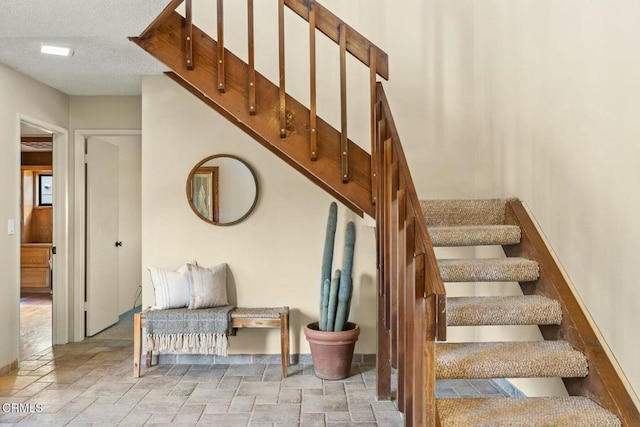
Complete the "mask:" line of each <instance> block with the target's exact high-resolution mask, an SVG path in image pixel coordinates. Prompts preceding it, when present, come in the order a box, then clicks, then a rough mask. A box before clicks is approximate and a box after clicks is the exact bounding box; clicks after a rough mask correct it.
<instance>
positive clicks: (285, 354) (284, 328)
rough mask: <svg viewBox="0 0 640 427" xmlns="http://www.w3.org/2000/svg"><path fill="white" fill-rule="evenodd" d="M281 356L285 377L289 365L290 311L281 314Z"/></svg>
mask: <svg viewBox="0 0 640 427" xmlns="http://www.w3.org/2000/svg"><path fill="white" fill-rule="evenodd" d="M280 358H281V359H282V378H285V377H286V376H287V367H288V366H289V313H281V314H280Z"/></svg>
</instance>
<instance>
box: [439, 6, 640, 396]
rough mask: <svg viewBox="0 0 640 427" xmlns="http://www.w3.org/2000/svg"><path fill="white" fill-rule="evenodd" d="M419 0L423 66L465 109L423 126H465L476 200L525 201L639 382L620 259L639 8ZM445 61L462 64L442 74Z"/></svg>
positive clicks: (625, 232) (634, 147) (636, 297)
mask: <svg viewBox="0 0 640 427" xmlns="http://www.w3.org/2000/svg"><path fill="white" fill-rule="evenodd" d="M428 7H429V8H430V16H432V18H430V19H431V21H432V24H433V25H431V26H432V27H433V30H431V32H432V38H431V40H430V42H429V43H428V46H427V47H428V51H429V52H435V53H433V55H435V56H436V59H438V61H434V62H433V63H432V64H431V66H430V69H429V71H430V72H429V73H428V74H429V75H432V76H439V77H437V78H438V79H440V80H442V81H443V82H444V84H441V85H438V86H439V87H440V90H441V91H444V92H445V93H449V92H451V91H453V92H454V93H460V94H464V96H465V98H466V104H467V105H452V106H451V108H447V102H446V97H445V98H442V99H443V100H444V101H445V102H444V103H443V104H442V106H441V108H442V109H441V110H440V113H441V114H438V113H436V112H434V111H431V112H430V113H431V114H430V115H429V122H430V123H432V124H430V125H429V126H435V127H436V128H438V129H440V130H441V131H442V132H444V133H445V134H446V133H449V132H457V129H458V124H460V125H461V126H462V127H464V128H470V129H474V133H473V135H474V137H473V144H475V145H476V146H477V147H478V148H479V149H482V150H485V151H486V152H485V153H484V154H483V159H484V161H486V165H485V166H483V168H488V170H490V171H491V175H492V177H491V179H490V181H489V182H490V188H488V189H487V191H486V193H485V192H483V191H479V192H478V195H480V196H484V195H487V194H490V195H495V196H501V195H504V196H511V195H514V196H518V197H520V198H522V199H523V200H525V201H526V202H527V203H528V204H529V206H530V208H531V209H532V211H533V213H534V215H535V216H536V218H537V219H538V221H539V222H540V224H541V226H542V229H543V230H544V232H545V233H546V235H547V237H548V239H549V241H550V243H551V245H552V246H553V248H554V250H555V251H556V253H557V255H558V257H559V259H560V261H561V262H562V264H563V266H564V267H565V268H566V270H567V272H568V274H569V276H570V277H571V279H572V280H573V282H574V283H575V286H576V287H577V290H578V292H579V294H580V296H581V297H582V299H583V300H584V302H585V303H586V305H587V307H588V309H589V311H590V313H591V315H592V316H593V318H594V319H595V321H596V323H597V324H598V327H599V328H600V330H601V332H602V333H603V334H604V336H605V338H606V341H607V342H608V344H609V346H610V347H611V349H612V351H613V353H614V354H615V357H616V358H617V359H618V361H619V362H620V364H621V366H622V368H623V369H624V371H625V373H626V375H627V377H628V379H629V380H630V382H631V384H632V385H633V387H634V388H635V390H636V391H640V365H639V364H638V363H637V362H638V360H640V344H638V340H637V339H636V338H637V337H636V334H635V329H634V328H635V327H634V325H636V324H638V323H639V322H640V314H639V313H640V312H639V311H638V309H637V305H638V301H640V288H639V287H638V286H637V283H636V282H637V274H636V272H635V270H634V268H633V267H634V266H635V265H637V257H638V254H640V227H639V226H638V220H637V213H636V209H638V208H639V207H640V193H639V192H638V191H637V186H638V185H637V184H638V182H640V168H638V159H639V158H640V144H639V143H638V141H639V140H640V121H639V120H638V119H637V114H638V111H640V108H639V107H640V83H639V80H638V78H637V76H638V75H639V74H640V56H639V55H638V49H637V40H638V39H639V38H640V27H638V25H637V21H638V18H639V17H640V4H638V3H637V2H634V1H630V0H620V1H613V2H604V1H600V2H586V3H585V2H580V1H577V0H575V1H565V2H553V1H521V2H507V1H497V0H493V1H484V2H482V3H480V2H472V1H468V2H453V3H452V2H447V1H444V0H431V1H429V2H428ZM453 39H459V41H458V42H456V43H453ZM437 52H440V53H437ZM447 57H448V58H449V59H447ZM455 58H458V59H455ZM452 60H455V61H457V62H458V63H459V64H466V67H460V68H466V72H464V73H462V72H460V73H458V74H455V73H454V75H453V76H452V75H451V74H449V73H448V69H447V64H450V63H451V61H452Z"/></svg>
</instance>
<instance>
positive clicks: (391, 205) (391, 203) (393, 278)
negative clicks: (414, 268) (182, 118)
mask: <svg viewBox="0 0 640 427" xmlns="http://www.w3.org/2000/svg"><path fill="white" fill-rule="evenodd" d="M389 141H391V139H389ZM390 147H392V145H391V146H390ZM385 149H386V146H385ZM389 150H390V152H391V159H390V160H391V163H390V164H386V165H385V168H386V170H387V171H388V173H387V175H386V179H385V191H386V197H387V201H388V209H389V214H390V221H389V225H388V227H389V247H388V248H387V251H388V255H389V258H388V259H389V277H388V279H387V280H388V282H389V307H390V313H391V323H390V326H391V367H393V368H395V369H398V281H397V278H398V269H399V267H400V266H399V263H398V257H397V256H396V255H397V252H398V210H397V205H398V198H397V194H398V162H397V161H395V160H394V155H393V148H389ZM387 160H388V155H387V153H385V162H386V161H387ZM385 205H387V203H385ZM385 209H386V208H385Z"/></svg>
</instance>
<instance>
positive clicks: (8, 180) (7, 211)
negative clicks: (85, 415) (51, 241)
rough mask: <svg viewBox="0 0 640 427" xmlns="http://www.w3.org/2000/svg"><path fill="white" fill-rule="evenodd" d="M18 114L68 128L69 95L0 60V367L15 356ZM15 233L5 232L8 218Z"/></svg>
mask: <svg viewBox="0 0 640 427" xmlns="http://www.w3.org/2000/svg"><path fill="white" fill-rule="evenodd" d="M18 114H25V115H27V116H29V117H32V118H35V119H38V120H42V121H45V122H47V123H50V124H53V125H56V126H59V127H62V128H68V126H69V98H68V97H67V96H66V95H64V94H62V93H60V92H58V91H57V90H55V89H52V88H50V87H48V86H45V85H43V84H41V83H38V82H36V81H35V80H33V79H30V78H28V77H26V76H24V75H22V74H20V73H18V72H16V71H14V70H12V69H9V68H8V67H6V66H4V65H3V64H0V182H2V185H0V200H1V202H0V253H1V254H2V256H1V257H0V295H2V298H0V325H2V333H0V366H4V365H6V364H8V363H10V362H11V361H13V360H14V359H16V358H17V357H18V343H19V310H18V308H19V303H18V301H19V299H20V291H19V289H20V285H19V270H18V269H19V254H20V252H19V251H20V249H19V242H20V235H19V230H20V227H19V225H20V208H19V200H20V198H19V188H20V184H19V181H18V179H19V177H20V173H19V170H20V169H19V165H20V148H19V144H18V141H19V138H20V127H19V124H18ZM10 219H13V220H15V223H16V234H15V235H13V236H8V235H7V221H8V220H10Z"/></svg>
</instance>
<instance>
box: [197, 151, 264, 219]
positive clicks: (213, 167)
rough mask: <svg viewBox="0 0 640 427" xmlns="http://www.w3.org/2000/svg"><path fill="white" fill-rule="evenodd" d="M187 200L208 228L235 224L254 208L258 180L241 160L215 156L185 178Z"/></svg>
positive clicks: (228, 156)
mask: <svg viewBox="0 0 640 427" xmlns="http://www.w3.org/2000/svg"><path fill="white" fill-rule="evenodd" d="M187 200H189V206H191V209H193V211H194V212H195V213H196V215H198V216H199V217H200V219H202V220H204V221H207V222H208V223H210V224H215V225H233V224H237V223H239V222H240V221H243V220H244V219H245V218H247V217H248V216H249V214H250V213H251V211H253V209H254V208H255V206H256V203H257V201H258V179H257V177H256V174H255V172H254V170H253V169H252V168H251V166H249V165H248V164H247V162H245V161H244V160H241V159H239V158H238V157H236V156H232V155H230V154H216V155H215V156H210V157H207V158H206V159H204V160H202V161H201V162H200V163H198V164H197V165H196V166H195V167H194V168H193V169H192V170H191V173H190V174H189V177H188V178H187Z"/></svg>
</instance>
